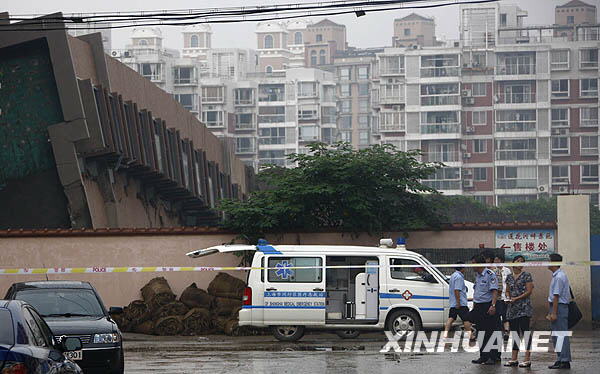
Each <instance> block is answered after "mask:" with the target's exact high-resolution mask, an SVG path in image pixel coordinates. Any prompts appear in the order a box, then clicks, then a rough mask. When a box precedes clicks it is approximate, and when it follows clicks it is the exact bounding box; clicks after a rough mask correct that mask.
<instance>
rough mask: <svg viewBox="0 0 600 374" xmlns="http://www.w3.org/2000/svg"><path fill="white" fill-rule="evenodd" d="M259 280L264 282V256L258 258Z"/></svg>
mask: <svg viewBox="0 0 600 374" xmlns="http://www.w3.org/2000/svg"><path fill="white" fill-rule="evenodd" d="M260 282H261V283H265V258H264V257H263V258H261V259H260Z"/></svg>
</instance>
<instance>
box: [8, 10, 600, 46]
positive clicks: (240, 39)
mask: <svg viewBox="0 0 600 374" xmlns="http://www.w3.org/2000/svg"><path fill="white" fill-rule="evenodd" d="M314 1H316V0H296V2H298V3H305V2H314ZM584 1H586V2H587V3H589V4H594V5H596V6H599V5H600V0H584ZM8 2H9V4H8V6H7V5H6V3H5V4H4V5H0V10H7V11H8V12H9V13H11V15H12V14H33V13H35V14H40V13H44V14H45V13H52V12H57V11H63V12H65V13H72V12H86V13H88V12H94V11H112V12H116V11H132V10H159V9H188V8H209V7H225V6H250V5H267V4H283V3H292V2H293V1H292V0H201V1H198V0H169V1H160V0H143V1H141V0H103V1H94V2H93V3H92V2H91V1H85V3H86V4H83V3H84V1H80V0H52V1H40V0H8ZM500 2H501V3H504V4H518V5H519V6H520V7H521V8H522V9H524V10H526V11H527V12H528V13H529V16H528V17H527V19H526V22H527V23H528V24H530V25H539V24H550V23H553V22H554V7H555V6H556V5H560V4H564V3H566V2H568V0H501V1H500ZM3 7H4V8H3ZM411 12H413V10H409V9H407V10H398V11H389V12H377V13H374V14H369V13H367V15H366V16H363V17H360V18H357V17H355V16H354V15H342V16H332V17H330V19H331V20H333V21H334V22H338V23H342V24H345V25H346V27H347V32H348V43H349V44H350V45H351V46H355V47H381V46H388V45H390V44H391V39H392V33H393V22H394V18H400V17H404V16H406V15H408V14H410V13H411ZM415 12H418V13H419V14H422V15H425V16H429V17H433V18H435V20H436V25H437V26H436V27H437V28H436V33H437V36H438V38H439V39H458V27H459V19H458V5H450V6H445V7H440V8H430V9H424V10H422V11H421V10H417V11H415ZM319 19H320V18H316V19H314V20H313V21H318V20H319ZM255 27H256V24H255V23H238V24H230V25H223V24H218V25H212V30H213V47H215V48H227V47H239V48H256V36H255V34H254V30H255ZM180 32H181V28H180V27H168V28H167V27H165V28H163V36H164V37H165V40H164V43H163V45H164V46H166V47H171V48H177V49H179V48H181V47H182V46H183V41H182V37H181V34H180ZM130 33H131V29H123V30H113V34H112V36H113V43H112V47H113V49H120V48H123V47H124V46H125V44H126V43H128V41H129V35H130Z"/></svg>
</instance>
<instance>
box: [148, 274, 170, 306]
mask: <svg viewBox="0 0 600 374" xmlns="http://www.w3.org/2000/svg"><path fill="white" fill-rule="evenodd" d="M141 291H142V298H143V299H144V302H145V303H146V304H147V305H148V308H149V309H150V311H156V310H157V309H158V308H160V307H161V306H163V305H166V304H168V303H170V302H171V301H174V300H175V294H174V293H173V291H172V290H171V286H169V282H167V280H166V279H165V278H164V277H158V278H153V279H152V280H150V282H148V283H147V284H146V285H145V286H144V287H142V289H141Z"/></svg>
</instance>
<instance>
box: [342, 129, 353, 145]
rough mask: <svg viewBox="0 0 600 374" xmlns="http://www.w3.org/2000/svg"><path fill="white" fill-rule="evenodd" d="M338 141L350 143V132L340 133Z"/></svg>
mask: <svg viewBox="0 0 600 374" xmlns="http://www.w3.org/2000/svg"><path fill="white" fill-rule="evenodd" d="M340 139H341V140H342V141H343V142H346V143H352V131H340Z"/></svg>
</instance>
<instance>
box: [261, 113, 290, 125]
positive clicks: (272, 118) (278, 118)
mask: <svg viewBox="0 0 600 374" xmlns="http://www.w3.org/2000/svg"><path fill="white" fill-rule="evenodd" d="M283 122H285V114H261V115H259V116H258V123H259V124H261V123H283Z"/></svg>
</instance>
